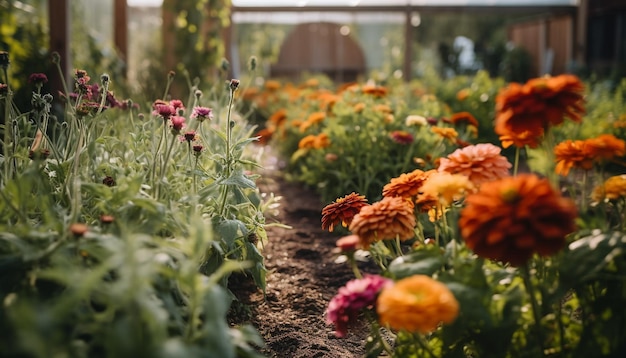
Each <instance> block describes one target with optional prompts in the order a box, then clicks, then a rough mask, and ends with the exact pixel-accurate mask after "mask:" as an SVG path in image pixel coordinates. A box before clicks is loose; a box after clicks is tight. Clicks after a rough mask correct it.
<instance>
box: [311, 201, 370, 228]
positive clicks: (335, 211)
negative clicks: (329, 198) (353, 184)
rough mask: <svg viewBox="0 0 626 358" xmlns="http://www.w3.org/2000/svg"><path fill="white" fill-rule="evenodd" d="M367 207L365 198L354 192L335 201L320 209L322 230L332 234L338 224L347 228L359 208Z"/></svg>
mask: <svg viewBox="0 0 626 358" xmlns="http://www.w3.org/2000/svg"><path fill="white" fill-rule="evenodd" d="M368 205H369V204H368V203H367V199H365V196H363V195H359V194H357V193H354V192H353V193H350V194H348V195H346V196H344V197H342V198H338V199H336V200H335V201H334V202H332V203H330V204H328V205H326V206H325V207H324V208H323V209H322V229H324V230H328V231H330V232H332V231H333V230H334V228H335V226H336V225H337V224H339V223H341V225H342V226H344V227H347V226H348V225H350V223H351V222H352V219H353V218H354V216H355V215H356V214H358V213H359V211H361V208H362V207H364V206H368Z"/></svg>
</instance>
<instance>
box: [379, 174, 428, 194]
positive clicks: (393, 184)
mask: <svg viewBox="0 0 626 358" xmlns="http://www.w3.org/2000/svg"><path fill="white" fill-rule="evenodd" d="M434 172H435V171H434V170H429V171H426V172H425V171H423V170H419V169H415V170H414V171H412V172H410V173H406V174H404V173H403V174H400V176H399V177H396V178H392V179H391V180H390V181H389V183H388V184H386V185H385V186H384V187H383V196H385V197H387V196H389V197H394V196H399V197H402V198H415V197H417V195H418V194H419V192H420V189H421V188H422V185H423V184H424V182H425V181H426V179H427V178H428V176H429V175H431V174H432V173H434Z"/></svg>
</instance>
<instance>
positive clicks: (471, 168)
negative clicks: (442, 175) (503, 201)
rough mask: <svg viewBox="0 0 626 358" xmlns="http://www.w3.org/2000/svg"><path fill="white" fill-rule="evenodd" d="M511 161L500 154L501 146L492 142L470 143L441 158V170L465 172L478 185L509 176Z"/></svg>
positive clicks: (453, 172)
mask: <svg viewBox="0 0 626 358" xmlns="http://www.w3.org/2000/svg"><path fill="white" fill-rule="evenodd" d="M511 166H512V165H511V163H509V161H508V159H506V157H505V156H503V155H501V154H500V148H499V147H496V146H495V145H493V144H490V143H481V144H476V145H470V146H467V147H465V148H462V149H457V150H456V151H454V152H453V153H451V154H450V155H448V157H447V158H441V161H440V162H439V168H438V170H439V172H446V173H450V174H463V175H465V176H467V177H468V178H469V180H470V181H471V182H472V183H473V184H474V185H476V186H478V185H480V184H482V183H484V182H487V181H492V180H495V179H500V178H504V177H506V176H509V175H510V174H509V168H511Z"/></svg>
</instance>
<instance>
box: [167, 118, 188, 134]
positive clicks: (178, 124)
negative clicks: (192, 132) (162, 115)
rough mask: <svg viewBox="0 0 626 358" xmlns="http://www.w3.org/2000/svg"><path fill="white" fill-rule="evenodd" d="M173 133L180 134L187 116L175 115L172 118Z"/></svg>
mask: <svg viewBox="0 0 626 358" xmlns="http://www.w3.org/2000/svg"><path fill="white" fill-rule="evenodd" d="M170 126H171V127H172V133H175V134H178V133H180V131H181V130H182V129H183V127H184V126H185V117H181V116H173V117H172V118H171V124H170Z"/></svg>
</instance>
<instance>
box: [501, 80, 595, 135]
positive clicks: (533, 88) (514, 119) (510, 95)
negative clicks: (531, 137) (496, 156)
mask: <svg viewBox="0 0 626 358" xmlns="http://www.w3.org/2000/svg"><path fill="white" fill-rule="evenodd" d="M583 90H584V87H583V84H582V82H580V80H579V79H578V77H576V76H573V75H560V76H556V77H541V78H534V79H531V80H529V81H528V82H526V84H524V85H521V84H519V83H511V84H510V85H509V86H507V87H506V88H504V89H503V90H502V91H500V93H499V94H498V96H497V97H496V127H495V131H496V133H497V134H498V135H501V136H502V135H510V133H523V132H529V133H531V134H539V133H543V132H542V131H543V130H544V129H545V128H547V127H548V126H554V125H559V124H561V123H563V121H564V120H565V117H569V118H570V119H571V120H573V121H575V122H579V121H580V120H581V115H582V114H583V113H584V107H583Z"/></svg>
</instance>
